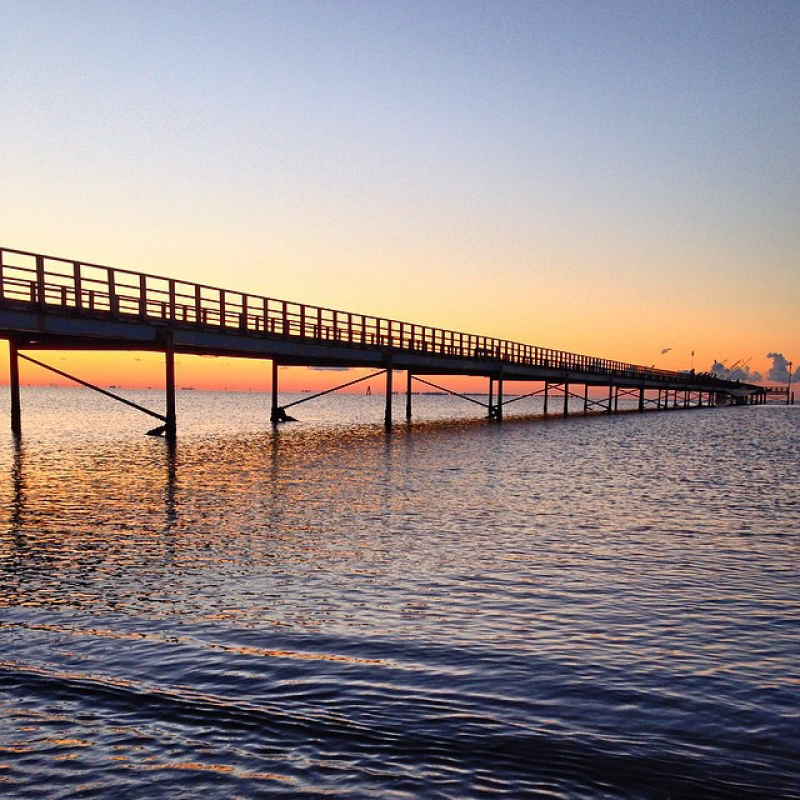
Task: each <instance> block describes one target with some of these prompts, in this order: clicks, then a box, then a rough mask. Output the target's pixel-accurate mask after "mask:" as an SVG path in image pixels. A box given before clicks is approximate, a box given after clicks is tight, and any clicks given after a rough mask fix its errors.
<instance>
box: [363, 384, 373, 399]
mask: <svg viewBox="0 0 800 800" xmlns="http://www.w3.org/2000/svg"><path fill="white" fill-rule="evenodd" d="M364 394H365V395H366V396H367V397H371V396H372V387H371V386H367V391H366V392H364Z"/></svg>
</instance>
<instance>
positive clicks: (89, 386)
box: [18, 353, 167, 422]
mask: <svg viewBox="0 0 800 800" xmlns="http://www.w3.org/2000/svg"><path fill="white" fill-rule="evenodd" d="M18 356H19V358H22V359H25V361H30V362H31V364H36V366H37V367H42V368H43V369H47V370H50V372H55V374H56V375H60V376H61V377H62V378H66V379H67V380H70V381H74V382H75V383H79V384H80V385H81V386H85V387H86V388H87V389H93V390H94V391H95V392H99V393H100V394H104V395H105V396H106V397H110V398H111V399H112V400H117V401H118V402H120V403H124V404H125V405H126V406H130V407H131V408H135V409H136V410H137V411H141V412H142V413H143V414H149V415H150V416H151V417H155V419H160V420H161V421H162V422H166V421H167V418H166V417H165V416H164V415H163V414H157V413H156V412H155V411H151V410H150V409H149V408H145V407H144V406H140V405H139V404H138V403H134V402H133V400H128V399H126V398H125V397H120V396H119V395H118V394H114V393H113V392H109V391H107V390H106V389H101V388H100V387H99V386H95V385H94V384H93V383H89V381H85V380H82V379H81V378H77V377H75V375H70V374H69V373H68V372H64V371H63V370H60V369H56V368H55V367H51V366H50V365H49V364H45V363H44V362H43V361H38V360H37V359H35V358H31V357H30V356H26V355H23V354H22V353H18Z"/></svg>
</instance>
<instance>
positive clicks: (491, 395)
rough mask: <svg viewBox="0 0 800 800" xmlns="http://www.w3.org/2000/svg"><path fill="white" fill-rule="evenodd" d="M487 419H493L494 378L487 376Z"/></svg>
mask: <svg viewBox="0 0 800 800" xmlns="http://www.w3.org/2000/svg"><path fill="white" fill-rule="evenodd" d="M488 416H489V419H494V378H493V377H491V376H490V377H489V415H488Z"/></svg>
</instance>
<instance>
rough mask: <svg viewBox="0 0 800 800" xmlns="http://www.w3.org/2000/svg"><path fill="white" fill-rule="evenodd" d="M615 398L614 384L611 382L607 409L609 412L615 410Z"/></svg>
mask: <svg viewBox="0 0 800 800" xmlns="http://www.w3.org/2000/svg"><path fill="white" fill-rule="evenodd" d="M613 400H614V385H613V384H611V383H609V384H608V409H607V410H606V413H607V414H611V413H612V412H613V411H614V406H613V405H612V403H613Z"/></svg>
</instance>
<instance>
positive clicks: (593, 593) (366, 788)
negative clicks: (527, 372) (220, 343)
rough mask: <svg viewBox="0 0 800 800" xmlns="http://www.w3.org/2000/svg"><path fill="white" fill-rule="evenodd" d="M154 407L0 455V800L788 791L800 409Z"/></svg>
mask: <svg viewBox="0 0 800 800" xmlns="http://www.w3.org/2000/svg"><path fill="white" fill-rule="evenodd" d="M127 394H128V395H129V396H130V397H132V398H134V399H137V400H138V401H140V402H144V403H145V404H149V405H151V406H152V407H154V408H158V407H159V405H160V403H161V398H160V396H159V395H158V394H157V393H148V392H130V393H127ZM178 399H179V405H178V413H179V439H178V442H177V444H176V445H175V446H170V445H169V444H168V443H167V442H165V441H164V440H162V439H153V438H149V437H146V436H144V435H143V432H144V431H145V430H146V429H147V428H149V427H151V424H150V421H149V419H147V418H145V417H143V416H142V415H140V414H138V413H137V412H135V411H132V410H129V409H126V408H122V407H118V406H117V405H115V404H113V403H111V402H110V401H108V400H106V399H104V398H100V397H97V396H95V395H94V394H92V393H90V392H88V391H84V390H68V389H38V390H36V389H26V390H23V400H22V402H23V414H24V419H23V426H24V433H23V437H22V439H21V441H15V440H14V439H13V438H12V437H11V435H10V434H7V433H0V515H2V529H1V530H2V535H1V536H0V796H2V797H9V798H14V799H15V800H16V799H17V798H20V799H21V798H44V799H45V800H51V799H52V800H55V799H56V798H64V799H66V798H113V800H126V799H127V798H131V800H134V799H135V800H139V798H148V800H149V799H151V798H153V799H158V798H170V799H171V800H172V799H175V798H206V800H212V799H216V798H220V799H222V798H224V799H225V800H228V799H229V798H261V797H279V798H284V797H285V798H296V797H297V798H398V799H399V798H496V797H508V798H528V797H530V798H540V797H541V798H568V799H569V800H573V799H574V798H592V799H595V798H689V797H702V798H798V797H800V616H799V615H798V600H799V599H800V530H799V528H800V486H799V485H798V480H797V469H798V465H799V464H800V407H791V408H787V407H747V408H718V409H700V410H687V411H684V410H681V411H670V412H666V413H646V414H637V413H626V414H619V415H614V416H605V415H597V416H589V417H582V416H577V415H576V416H573V417H570V418H569V419H567V420H564V419H561V418H558V417H556V418H551V419H547V420H542V419H538V418H534V412H536V411H537V410H538V408H539V407H538V406H535V405H533V403H532V401H521V402H520V403H519V404H517V406H516V407H515V406H510V407H509V411H511V410H512V409H515V410H518V411H519V412H521V415H520V416H517V417H513V418H512V417H509V418H507V419H506V421H505V422H503V423H502V424H497V423H491V422H487V421H485V420H483V419H481V418H480V417H481V413H482V412H481V409H480V408H478V407H477V406H472V405H471V404H469V403H465V402H464V401H462V400H458V399H455V398H449V397H440V396H428V397H417V398H415V399H414V404H415V413H416V414H417V416H416V417H415V420H414V421H413V422H412V423H411V424H410V425H407V424H406V423H405V421H404V420H401V421H400V422H399V423H398V424H397V425H396V426H395V428H394V429H393V431H392V432H391V433H389V434H387V433H385V432H384V430H383V427H382V425H381V421H382V413H383V398H382V397H380V396H377V397H363V396H361V397H355V396H338V395H333V396H329V397H327V398H323V399H320V400H319V401H315V402H313V403H309V404H308V405H307V406H300V407H298V409H297V413H296V416H298V417H299V418H300V419H301V421H300V422H298V423H295V424H291V425H285V426H283V427H280V428H279V429H277V430H273V429H272V427H271V426H270V425H269V424H268V423H267V422H266V418H267V405H268V401H267V399H266V398H265V397H263V396H261V395H258V394H234V393H211V392H181V393H179V398H178ZM396 399H397V404H398V405H397V413H398V415H399V414H400V413H401V404H402V400H403V398H402V396H398V397H397V398H396ZM577 405H582V404H580V403H578V404H577ZM0 408H4V409H6V408H8V403H7V397H5V396H0ZM0 422H2V420H1V419H0ZM6 425H7V418H6Z"/></svg>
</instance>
